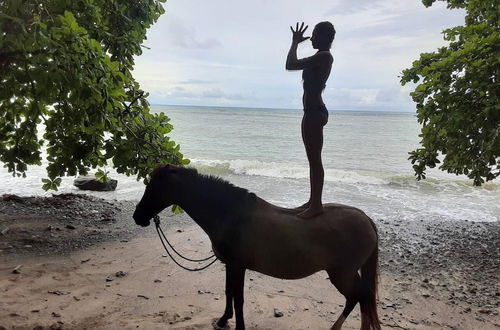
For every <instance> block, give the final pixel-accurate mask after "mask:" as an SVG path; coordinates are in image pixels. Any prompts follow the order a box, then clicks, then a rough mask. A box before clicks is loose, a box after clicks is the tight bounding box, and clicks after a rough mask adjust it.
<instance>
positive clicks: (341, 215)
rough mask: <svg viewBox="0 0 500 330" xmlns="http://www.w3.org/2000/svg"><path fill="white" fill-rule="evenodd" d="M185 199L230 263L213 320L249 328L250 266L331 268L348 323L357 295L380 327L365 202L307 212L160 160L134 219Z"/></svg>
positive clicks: (274, 271) (364, 313)
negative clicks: (300, 212)
mask: <svg viewBox="0 0 500 330" xmlns="http://www.w3.org/2000/svg"><path fill="white" fill-rule="evenodd" d="M173 204H175V205H179V206H180V207H181V208H182V209H183V210H184V211H185V212H186V213H187V214H188V215H189V216H190V217H191V218H192V219H193V220H194V221H195V222H196V223H197V224H198V225H199V226H200V227H201V228H202V229H203V230H204V231H205V232H206V233H207V235H208V237H209V238H210V241H211V243H212V249H213V251H214V254H215V255H216V256H217V258H219V260H220V261H221V262H222V263H224V264H225V266H226V283H225V293H226V307H225V310H224V313H223V315H222V316H221V317H220V318H219V319H218V320H217V321H216V322H214V324H213V326H214V328H215V329H221V328H224V327H226V325H227V323H228V320H229V319H231V318H232V317H233V302H234V314H235V316H236V330H243V329H245V322H244V318H243V300H244V299H243V292H244V280H245V271H246V270H247V269H250V270H253V271H256V272H260V273H262V274H265V275H269V276H273V277H277V278H282V279H299V278H304V277H307V276H309V275H312V274H314V273H316V272H318V271H321V270H326V272H327V273H328V275H329V278H330V281H331V283H332V284H333V285H334V286H335V287H336V288H337V289H338V291H340V293H341V294H343V295H344V296H345V298H346V303H345V307H344V310H343V311H342V314H341V315H340V316H339V317H338V319H337V320H336V321H335V323H334V324H333V326H332V327H331V329H335V330H338V329H341V327H342V324H343V323H344V321H345V320H346V318H347V317H348V315H349V314H350V313H351V311H352V310H353V309H354V307H355V306H356V304H357V303H358V302H359V304H360V308H361V329H362V330H370V329H376V330H378V329H380V322H379V319H378V315H377V306H376V301H377V297H376V296H377V282H378V281H377V280H378V234H377V229H376V227H375V224H374V223H373V221H372V220H371V219H370V218H369V217H368V216H367V215H366V214H365V213H364V212H363V211H361V210H359V209H357V208H354V207H351V206H347V205H341V204H324V212H323V213H322V214H320V215H318V216H316V217H314V218H311V219H302V218H300V217H298V216H296V215H295V214H294V211H292V210H291V209H285V208H281V207H278V206H275V205H273V204H271V203H268V202H266V201H265V200H263V199H261V198H259V197H257V195H255V194H254V193H251V192H249V191H248V190H246V189H244V188H240V187H237V186H234V185H233V184H231V183H229V182H227V181H225V180H223V179H221V178H218V177H214V176H209V175H202V174H199V173H198V172H197V170H196V169H193V168H188V167H180V166H174V165H161V166H158V167H157V168H156V169H155V170H154V171H153V172H152V173H151V175H150V181H149V183H148V184H147V186H146V189H145V192H144V195H143V196H142V198H141V200H140V202H139V204H137V207H136V209H135V212H134V214H133V218H134V220H135V222H136V224H138V225H140V226H144V227H146V226H148V225H149V224H150V220H151V218H153V217H154V216H156V215H157V214H158V213H160V212H161V211H162V210H163V209H165V208H166V207H168V206H170V205H173Z"/></svg>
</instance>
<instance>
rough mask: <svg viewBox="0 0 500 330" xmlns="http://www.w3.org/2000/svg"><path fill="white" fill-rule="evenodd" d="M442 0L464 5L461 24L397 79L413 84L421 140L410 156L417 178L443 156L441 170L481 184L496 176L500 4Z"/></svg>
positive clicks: (499, 166)
mask: <svg viewBox="0 0 500 330" xmlns="http://www.w3.org/2000/svg"><path fill="white" fill-rule="evenodd" d="M435 1H436V0H423V3H424V5H425V6H431V5H432V4H433V3H434V2H435ZM443 1H444V0H443ZM446 1H447V5H448V8H450V9H453V8H461V9H465V11H466V16H465V25H464V26H457V27H453V28H450V29H446V30H444V31H443V35H444V39H445V40H446V41H448V45H447V46H445V47H441V48H439V49H438V50H437V51H435V52H432V53H423V54H421V55H420V58H419V59H418V60H416V61H415V62H413V66H412V67H411V68H409V69H406V70H404V71H403V74H402V78H401V83H402V84H403V85H404V84H406V83H408V82H414V83H418V85H417V86H416V88H415V90H414V91H413V92H412V93H411V96H412V98H413V100H414V101H415V102H416V106H417V118H418V121H419V123H420V124H422V132H421V134H420V137H421V138H422V139H421V141H420V144H421V146H420V147H419V148H418V149H417V150H415V151H412V152H410V158H409V159H410V160H411V162H412V163H413V164H414V165H413V168H414V170H415V175H416V176H417V178H418V179H421V178H425V170H426V168H427V167H430V168H433V167H435V166H436V164H438V163H440V160H439V159H438V157H442V164H441V165H440V166H439V168H440V169H442V170H444V171H448V172H450V173H455V174H465V175H467V176H468V177H469V178H471V179H473V180H474V184H475V185H481V184H482V183H483V182H485V181H489V180H493V179H495V178H496V177H498V176H499V175H500V104H499V97H500V82H499V81H498V76H499V72H500V29H499V28H500V3H499V2H498V0H446Z"/></svg>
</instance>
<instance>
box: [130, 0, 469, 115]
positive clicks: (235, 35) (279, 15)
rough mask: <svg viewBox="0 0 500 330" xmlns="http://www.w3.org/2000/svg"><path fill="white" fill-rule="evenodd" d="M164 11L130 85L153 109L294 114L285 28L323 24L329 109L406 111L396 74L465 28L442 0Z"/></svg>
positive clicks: (188, 2) (215, 0)
mask: <svg viewBox="0 0 500 330" xmlns="http://www.w3.org/2000/svg"><path fill="white" fill-rule="evenodd" d="M165 7H166V8H167V9H168V10H167V13H166V14H165V15H164V16H162V17H161V18H160V20H159V21H158V23H157V24H155V25H154V26H153V27H152V28H151V30H150V31H149V32H148V46H150V47H151V50H145V51H144V53H143V55H142V56H140V57H138V58H137V59H136V70H135V71H134V76H135V77H136V78H137V79H138V81H140V83H141V86H142V87H143V88H144V89H145V90H147V91H151V99H152V102H156V103H164V104H185V105H213V106H217V105H236V106H243V107H244V106H249V107H276V108H301V97H302V86H301V78H300V77H301V76H300V73H299V72H297V73H290V72H287V71H286V70H285V69H284V62H285V59H286V54H287V51H288V48H289V46H290V39H291V33H290V30H289V29H288V26H289V25H290V24H294V22H296V21H298V20H304V21H306V22H307V23H308V24H310V25H311V26H312V25H313V24H314V23H315V22H319V21H323V20H331V21H332V22H333V23H334V24H335V27H336V29H337V36H336V40H335V42H334V45H333V49H332V50H333V55H334V58H335V62H334V67H333V70H332V74H331V77H330V79H329V81H328V82H327V88H329V89H328V90H327V91H325V93H324V97H325V102H326V103H327V106H328V108H329V109H333V110H341V109H346V108H350V109H354V108H355V109H359V110H363V109H377V108H379V109H382V110H383V109H386V108H387V107H393V108H394V109H395V110H397V108H398V107H399V110H406V111H414V104H413V103H412V101H411V100H410V98H409V96H408V91H402V90H401V87H400V85H399V78H398V75H399V74H400V73H401V71H402V70H403V69H404V68H407V67H409V66H411V63H412V62H413V61H414V60H415V59H417V58H418V56H419V54H420V53H422V52H429V51H434V50H435V49H437V48H438V47H440V46H442V45H443V44H444V43H445V42H444V41H443V39H442V36H441V34H440V32H441V31H442V30H443V29H444V28H446V27H451V26H456V25H459V24H463V20H464V13H463V12H460V11H457V10H448V9H446V8H445V7H446V3H445V2H444V1H438V2H437V3H436V4H435V5H433V6H432V7H431V8H425V7H424V6H423V5H422V4H421V2H420V1H419V0H416V1H404V0H383V1H382V0H356V1H352V0H315V1H310V2H304V1H303V0H301V1H299V0H255V1H227V0H211V1H196V0H182V1H169V2H167V3H166V5H165ZM263 9H265V10H263ZM310 30H311V29H310ZM313 53H314V49H312V48H311V44H310V43H308V42H304V43H303V44H301V45H300V47H299V50H298V55H299V57H303V56H310V55H312V54H313ZM332 88H333V90H331V89H332Z"/></svg>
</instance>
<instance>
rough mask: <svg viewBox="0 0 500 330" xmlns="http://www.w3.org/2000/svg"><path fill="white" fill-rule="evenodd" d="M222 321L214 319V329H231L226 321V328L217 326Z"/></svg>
mask: <svg viewBox="0 0 500 330" xmlns="http://www.w3.org/2000/svg"><path fill="white" fill-rule="evenodd" d="M219 320H220V319H213V320H212V326H213V327H214V329H215V330H228V329H229V324H228V323H227V321H226V324H224V326H220V325H218V324H217V322H219Z"/></svg>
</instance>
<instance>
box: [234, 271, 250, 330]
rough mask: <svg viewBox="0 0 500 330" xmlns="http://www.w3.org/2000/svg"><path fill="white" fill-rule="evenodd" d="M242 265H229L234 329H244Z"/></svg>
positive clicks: (243, 279)
mask: <svg viewBox="0 0 500 330" xmlns="http://www.w3.org/2000/svg"><path fill="white" fill-rule="evenodd" d="M245 271H246V269H245V268H244V267H231V277H232V279H231V284H232V286H233V296H234V312H235V314H236V328H235V329H236V330H244V329H245V320H244V319H243V301H244V299H243V291H244V287H245Z"/></svg>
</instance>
